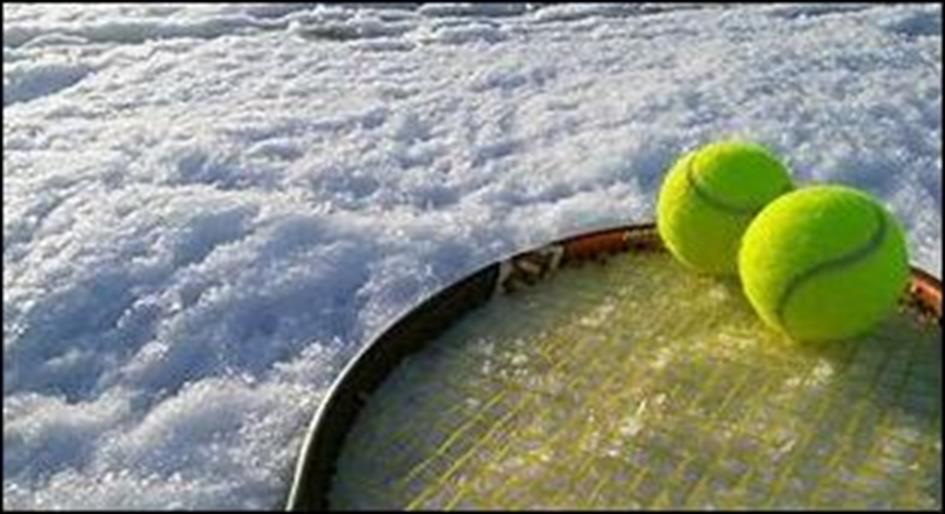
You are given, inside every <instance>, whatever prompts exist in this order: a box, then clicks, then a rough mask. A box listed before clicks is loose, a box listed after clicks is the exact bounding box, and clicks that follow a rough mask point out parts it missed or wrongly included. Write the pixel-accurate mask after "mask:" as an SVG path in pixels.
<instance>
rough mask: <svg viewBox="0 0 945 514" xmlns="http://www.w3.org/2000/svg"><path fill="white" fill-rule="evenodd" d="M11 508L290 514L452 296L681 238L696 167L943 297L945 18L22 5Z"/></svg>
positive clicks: (791, 8) (7, 112) (785, 12)
mask: <svg viewBox="0 0 945 514" xmlns="http://www.w3.org/2000/svg"><path fill="white" fill-rule="evenodd" d="M3 16H4V21H3V267H4V273H3V371H4V378H3V450H4V451H3V507H4V508H5V509H8V508H19V509H49V508H70V509H79V508H111V509H126V508H136V509H142V508H148V509H176V508H188V509H191V508H215V509H230V508H233V509H270V508H277V507H279V506H280V505H281V503H282V501H283V500H284V496H285V494H286V491H287V488H288V484H289V481H290V478H291V475H292V471H293V466H294V463H295V458H296V454H297V452H298V450H299V446H300V444H301V442H302V435H303V433H304V428H305V426H306V425H307V423H308V421H309V418H310V416H311V415H312V413H313V412H314V410H315V408H316V407H317V405H318V403H319V401H320V400H321V399H322V397H323V395H324V393H325V391H326V388H327V387H328V385H329V384H330V383H331V381H332V380H333V379H334V378H335V377H336V376H337V374H338V372H339V371H340V369H341V368H342V367H343V366H344V365H345V363H346V362H348V360H349V359H350V358H351V356H352V355H354V353H355V352H356V351H357V350H358V349H359V348H360V347H361V346H362V345H364V344H365V343H366V342H367V341H368V340H369V339H370V338H371V337H372V336H373V335H375V334H376V333H377V332H378V331H379V330H380V329H382V328H383V327H384V326H386V325H388V324H389V323H391V322H392V321H393V320H394V319H396V317H397V316H398V315H400V314H401V313H403V312H404V311H405V310H407V309H409V308H410V307H411V306H413V305H415V304H416V303H417V302H419V301H420V300H422V299H423V298H424V297H426V296H427V295H429V294H431V293H432V292H434V291H436V290H437V289H438V288H440V287H442V286H444V285H446V284H448V283H450V282H451V281H453V280H455V279H457V278H460V277H462V276H463V275H465V274H467V273H469V272H470V271H472V270H474V269H476V268H478V267H480V266H482V265H484V264H487V263H488V262H490V261H492V260H494V259H496V258H499V257H503V256H506V255H508V254H509V253H510V252H513V251H519V250H523V249H526V248H528V247H531V246H534V245H536V244H540V243H544V242H547V241H549V240H551V239H555V238H559V237H563V236H566V235H570V234H574V233H577V232H580V231H585V230H590V229H596V228H602V227H607V226H613V225H617V224H624V223H631V222H643V221H650V220H653V218H654V214H653V209H654V198H655V192H656V191H657V189H658V188H659V185H660V181H661V178H662V176H663V173H664V171H665V170H666V168H667V167H668V166H669V165H670V164H671V163H672V161H673V159H675V158H676V157H677V156H678V155H680V154H681V153H682V152H683V151H685V150H688V149H691V148H693V147H695V146H698V145H700V144H703V143H706V142H708V141H711V140H714V139H718V138H723V137H744V138H748V139H752V140H755V141H758V142H760V143H763V144H765V145H767V146H768V147H770V148H771V149H772V150H773V151H775V152H776V153H777V154H778V155H780V156H782V158H783V159H784V160H785V162H787V164H788V166H789V167H790V169H791V170H792V173H793V175H794V177H795V178H796V180H797V181H798V182H800V183H813V182H826V181H829V182H836V183H842V184H847V185H852V186H855V187H859V188H862V189H864V190H866V191H867V192H869V193H871V194H873V195H875V196H876V197H877V198H878V199H879V200H880V201H881V202H882V203H883V204H884V205H886V206H887V207H888V208H889V209H890V210H891V211H892V212H893V213H894V214H895V215H896V216H897V217H898V219H899V220H900V222H901V224H902V226H903V228H904V229H905V231H906V233H907V238H908V245H909V252H910V259H911V261H912V262H913V263H914V264H916V265H919V266H921V267H923V268H925V269H927V270H929V271H930V272H932V273H934V274H935V275H938V276H940V275H941V265H940V260H941V253H942V242H941V238H940V234H941V224H942V143H941V141H942V118H941V112H942V89H941V80H942V10H941V7H940V6H939V5H934V4H929V5H898V6H896V5H880V4H871V5H856V4H843V5H828V4H820V5H788V4H778V5H769V6H747V5H739V6H734V5H724V4H715V5H706V6H701V5H698V4H689V5H687V4H674V5H672V6H667V5H657V4H633V5H618V4H607V5H594V4H573V5H572V4H556V5H536V4H507V5H506V4H489V5H471V4H442V5H439V4H424V5H422V6H415V5H410V4H387V5H385V4H362V5H344V4H334V5H329V6H325V5H313V4H289V5H279V4H266V5H251V4H241V5H211V4H202V5H184V4H176V5H150V4H134V5H127V6H125V5H115V4H108V5H105V4H87V5H59V4H57V5H52V4H49V5H42V4H40V5H27V4H21V5H12V4H4V6H3Z"/></svg>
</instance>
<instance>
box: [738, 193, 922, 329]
mask: <svg viewBox="0 0 945 514" xmlns="http://www.w3.org/2000/svg"><path fill="white" fill-rule="evenodd" d="M738 265H739V274H740V276H741V281H742V287H743V288H744V290H745V295H746V296H747V297H748V300H749V302H750V303H751V305H752V306H753V307H754V308H755V310H756V311H757V312H758V314H759V316H761V319H763V320H764V321H765V322H766V323H767V324H768V325H770V326H772V327H775V328H777V329H780V330H781V331H783V332H785V333H787V334H788V335H789V336H791V337H792V338H794V339H798V340H809V341H821V340H832V339H843V338H847V337H852V336H856V335H859V334H861V333H864V332H867V331H869V329H870V328H872V327H873V326H874V325H875V324H876V323H878V322H879V321H881V320H883V319H884V318H885V317H886V316H888V315H889V314H890V312H891V311H892V310H894V309H895V306H896V302H897V300H898V299H899V297H900V295H902V293H903V291H904V290H905V287H906V284H907V281H908V277H909V264H908V256H907V254H906V244H905V239H904V238H903V235H902V229H901V228H900V227H899V224H898V222H897V221H896V220H895V218H894V217H893V216H892V215H891V214H890V213H889V212H887V211H886V210H885V209H884V208H883V207H882V206H881V205H879V203H877V202H876V201H875V200H873V199H872V198H870V196H868V195H867V194H865V193H863V192H860V191H857V190H855V189H851V188H848V187H843V186H836V185H824V186H812V187H807V188H804V189H799V190H797V191H794V192H792V193H788V194H786V195H784V196H782V197H780V198H778V199H777V200H775V201H773V202H771V203H770V204H769V205H768V206H767V207H765V209H764V210H763V211H761V213H759V214H758V216H757V217H756V218H755V220H754V221H752V223H751V225H749V227H748V229H747V230H746V231H745V235H744V238H743V240H742V247H741V251H740V252H739V255H738Z"/></svg>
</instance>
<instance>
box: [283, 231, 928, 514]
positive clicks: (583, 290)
mask: <svg viewBox="0 0 945 514" xmlns="http://www.w3.org/2000/svg"><path fill="white" fill-rule="evenodd" d="M941 376H942V370H941V292H940V284H939V282H938V281H937V280H936V279H935V278H934V277H932V276H930V275H928V274H927V273H924V272H922V271H921V270H919V269H916V268H913V273H912V280H911V283H910V285H909V288H908V290H907V291H904V292H903V297H902V301H901V304H900V308H899V310H898V311H897V312H896V313H895V314H893V315H892V316H890V317H889V318H888V319H887V320H885V321H884V322H883V323H882V324H881V325H880V326H879V327H877V328H876V329H875V330H873V331H872V332H870V333H869V334H867V335H864V336H861V337H858V338H855V339H851V340H845V341H836V342H832V343H822V344H800V343H795V342H792V341H790V340H789V339H787V338H786V337H785V336H783V335H781V334H779V333H777V332H775V331H773V330H771V329H769V328H767V327H765V326H764V325H763V324H762V323H761V321H760V320H759V319H758V317H757V316H756V315H755V314H754V312H753V311H752V310H751V307H750V305H749V304H748V303H747V301H746V300H745V298H744V296H743V295H742V294H741V291H740V288H739V286H738V284H737V282H736V281H734V280H723V279H717V278H711V277H704V276H699V275H696V274H693V273H690V272H687V271H685V270H683V269H682V268H681V267H680V266H679V265H678V264H677V263H676V262H675V261H674V260H673V259H672V258H671V257H670V256H669V255H668V254H667V253H666V252H665V251H664V250H663V246H662V244H661V242H660V239H659V237H658V235H657V232H656V229H655V227H654V226H653V225H652V224H650V225H637V226H630V227H621V228H616V229H613V230H606V231H602V232H596V233H592V234H586V235H582V236H578V237H573V238H569V239H566V240H563V241H559V242H556V243H553V244H550V245H547V246H545V247H542V248H540V249H537V250H533V251H530V252H525V253H523V254H519V255H516V256H514V257H512V258H509V259H505V260H503V261H501V262H497V263H494V264H492V265H490V266H487V267H485V268H483V269H481V270H480V271H478V272H476V273H474V274H472V275H471V276H469V277H467V278H465V279H463V280H461V281H459V282H457V283H456V284H453V285H452V286H450V287H448V288H446V289H444V290H443V291H441V292H439V293H438V294H436V295H434V296H433V297H431V298H429V299H428V300H427V301H425V302H424V303H423V304H421V305H420V306H419V307H417V308H416V309H414V310H412V311H411V312H410V313H408V314H407V315H406V316H404V317H403V318H401V319H400V320H398V321H397V322H395V323H394V324H392V325H391V326H390V327H389V328H388V329H387V330H385V331H383V333H382V334H381V335H380V336H379V337H377V338H376V339H375V340H374V341H373V342H371V343H370V344H368V345H367V346H366V347H365V348H364V349H363V350H362V351H361V352H360V353H359V354H358V355H357V356H356V357H355V358H354V359H353V360H352V362H351V363H350V364H349V366H348V367H347V368H346V369H345V370H344V371H343V372H342V373H341V375H340V377H339V378H338V380H337V382H336V383H335V385H334V386H333V387H332V388H331V390H330V391H329V393H328V395H327V397H326V399H325V401H324V402H323V404H322V406H321V408H320V409H319V411H318V412H317V413H316V415H315V417H314V419H313V422H312V424H311V427H310V429H309V432H308V434H307V437H306V440H305V442H304V445H303V450H302V452H301V455H300V458H299V462H298V465H297V469H296V475H295V479H294V482H293V484H292V488H291V491H290V494H289V499H288V502H287V508H288V509H290V510H308V509H331V510H344V509H366V508H370V509H499V508H502V509H539V508H541V509H545V508H555V509H561V508H569V509H595V508H600V509H606V508H741V509H744V508H759V509H763V508H811V507H814V508H917V509H918V508H921V509H929V508H933V509H940V508H941V505H942V497H941V491H942V459H941V453H942V437H941V426H942V416H941V403H942V378H941Z"/></svg>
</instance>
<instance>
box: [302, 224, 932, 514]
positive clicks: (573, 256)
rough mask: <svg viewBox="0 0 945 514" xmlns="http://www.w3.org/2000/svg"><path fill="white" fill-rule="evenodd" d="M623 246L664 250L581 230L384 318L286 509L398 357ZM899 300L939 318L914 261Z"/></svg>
mask: <svg viewBox="0 0 945 514" xmlns="http://www.w3.org/2000/svg"><path fill="white" fill-rule="evenodd" d="M629 251H632V252H661V251H664V247H663V243H662V241H661V240H660V238H659V234H658V233H657V231H656V225H655V224H653V223H645V224H636V225H625V226H620V227H615V228H609V229H604V230H597V231H593V232H587V233H583V234H579V235H576V236H572V237H568V238H565V239H561V240H558V241H555V242H553V243H550V244H546V245H543V246H541V247H539V248H535V249H532V250H529V251H525V252H521V253H517V254H515V255H512V256H510V257H508V258H505V259H501V260H499V261H496V262H493V263H492V264H490V265H488V266H485V267H483V268H481V269H479V270H478V271H475V272H473V273H472V274H470V275H468V276H467V277H465V278H463V279H461V280H459V281H457V282H455V283H453V284H452V285H450V286H447V287H445V288H444V289H442V290H440V291H439V292H437V293H435V294H434V295H432V296H431V297H429V298H427V299H426V300H425V301H423V302H422V303H420V305H418V306H416V307H414V308H412V309H410V310H409V311H408V312H407V313H405V314H404V315H402V316H400V317H399V318H398V319H396V320H395V321H394V322H393V323H391V324H390V325H388V326H387V328H385V329H384V330H382V331H381V332H380V334H379V335H378V336H377V337H375V338H374V339H373V340H372V341H371V342H369V343H368V344H367V345H365V346H364V348H363V349H362V350H361V351H360V352H359V353H358V354H357V355H356V356H355V357H354V358H353V359H351V361H350V362H349V363H348V365H347V366H346V367H345V369H344V370H343V371H342V372H341V374H340V375H339V376H338V377H337V379H336V380H335V382H334V384H333V385H332V386H331V388H330V389H329V390H328V393H327V394H326V396H325V398H324V400H323V401H322V403H321V406H320V407H319V408H318V410H317V412H316V413H315V415H314V417H313V418H312V422H311V424H310V425H309V428H308V431H307V433H306V435H305V440H304V441H303V446H302V450H301V452H300V454H299V459H298V463H297V465H296V469H295V476H294V478H293V482H292V487H291V489H290V492H289V497H288V501H287V502H286V509H287V510H327V509H328V492H329V488H330V486H331V478H332V476H333V475H334V471H335V469H334V464H335V460H336V459H337V458H338V454H339V452H340V451H341V448H342V444H343V442H344V438H345V435H346V434H347V431H348V429H349V427H350V426H351V425H352V423H353V422H354V421H355V418H356V416H357V414H358V412H360V410H361V408H362V407H363V406H364V404H365V403H366V401H367V399H368V398H369V397H370V395H371V393H372V392H373V391H374V390H375V389H376V388H377V387H378V386H379V385H380V384H381V382H382V381H383V380H384V378H385V377H387V375H388V374H389V373H390V372H391V371H392V370H393V369H394V368H395V367H396V366H397V365H398V364H400V362H401V361H402V360H403V359H404V358H405V357H407V356H408V355H410V354H412V353H414V352H416V351H418V350H420V349H421V348H422V347H423V346H424V345H425V344H426V343H427V342H429V341H432V340H434V339H435V338H436V337H437V336H438V335H439V334H441V333H443V332H444V331H445V330H446V329H447V328H448V327H449V326H450V325H452V324H453V322H455V321H456V320H458V319H459V318H461V317H463V316H464V315H465V314H466V313H468V312H469V311H471V310H473V309H475V308H477V307H479V306H481V305H483V304H484V303H486V302H488V301H489V299H490V298H492V297H493V296H494V295H496V294H509V293H513V292H514V291H515V290H516V289H519V288H522V287H528V286H529V285H532V284H535V283H537V282H539V281H540V280H542V279H544V278H546V277H548V276H549V275H551V274H552V273H553V272H554V271H555V270H556V269H558V268H560V267H567V266H578V265H581V264H582V263H585V262H589V261H590V262H594V261H599V262H602V261H604V260H606V258H607V256H608V255H613V254H617V253H622V252H629ZM902 304H903V305H904V306H905V307H907V308H910V309H913V310H914V311H915V312H916V314H917V318H918V319H919V320H920V321H921V322H923V323H930V324H931V323H938V324H939V326H941V325H942V285H941V282H940V281H939V279H937V278H935V277H934V276H932V275H931V274H929V273H928V272H926V271H923V270H922V269H920V268H918V267H916V266H912V267H911V279H910V281H909V286H908V288H907V289H906V291H904V294H903V297H902Z"/></svg>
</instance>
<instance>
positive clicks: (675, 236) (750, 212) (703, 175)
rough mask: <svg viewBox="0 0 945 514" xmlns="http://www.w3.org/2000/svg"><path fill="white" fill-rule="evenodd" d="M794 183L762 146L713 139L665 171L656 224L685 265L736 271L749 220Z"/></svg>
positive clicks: (719, 272)
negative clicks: (740, 247)
mask: <svg viewBox="0 0 945 514" xmlns="http://www.w3.org/2000/svg"><path fill="white" fill-rule="evenodd" d="M792 188H793V186H792V184H791V178H790V175H789V173H788V170H787V168H786V167H785V166H784V165H783V164H782V163H781V162H780V161H779V160H778V159H777V158H776V157H775V156H774V155H772V154H771V153H770V152H769V151H768V150H766V149H765V148H764V147H762V146H760V145H757V144H754V143H748V142H742V141H721V142H716V143H711V144H708V145H705V146H703V147H702V148H699V149H698V150H696V151H694V152H690V153H688V154H686V155H684V156H683V157H682V158H680V159H679V160H678V161H676V163H675V165H673V167H672V168H671V169H670V170H669V172H668V173H667V174H666V178H665V179H664V180H663V185H662V186H661V188H660V193H659V198H658V200H657V205H656V224H657V229H658V230H659V233H660V237H661V238H662V239H663V242H664V243H665V244H666V247H667V248H668V249H669V251H670V252H671V253H672V254H673V255H674V256H675V257H676V258H677V259H678V260H679V261H681V262H682V263H683V264H685V265H686V266H688V267H689V268H691V269H693V270H696V271H699V272H704V273H710V274H714V275H734V274H736V273H737V266H736V264H737V262H736V261H737V258H738V247H739V244H740V241H741V237H742V234H743V233H744V231H745V229H746V228H747V227H748V224H749V222H751V220H752V218H754V216H755V215H756V214H757V213H758V212H759V211H760V210H761V209H762V208H763V207H764V206H765V205H767V204H768V202H770V201H771V200H774V199H775V198H777V197H778V196H780V195H781V194H783V193H786V192H787V191H790V190H791V189H792Z"/></svg>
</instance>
